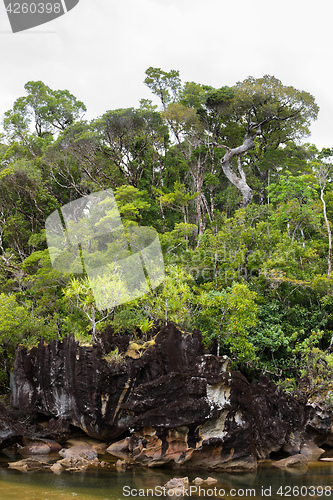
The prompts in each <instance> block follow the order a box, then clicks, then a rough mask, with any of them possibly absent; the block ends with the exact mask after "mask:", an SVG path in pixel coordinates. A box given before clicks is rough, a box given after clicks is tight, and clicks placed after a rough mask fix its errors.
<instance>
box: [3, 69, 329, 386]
mask: <svg viewBox="0 0 333 500" xmlns="http://www.w3.org/2000/svg"><path fill="white" fill-rule="evenodd" d="M145 83H146V85H147V86H148V87H149V89H150V90H151V92H152V94H153V95H155V96H157V97H158V98H159V100H160V106H157V105H154V104H153V102H152V101H150V100H147V99H142V100H141V101H140V106H139V107H138V108H127V109H113V110H108V111H106V112H105V113H104V114H103V115H102V116H100V117H99V118H97V119H94V120H91V121H86V120H85V119H84V112H85V111H86V108H85V105H84V104H83V103H82V102H81V101H79V100H78V99H77V98H76V97H75V96H73V95H72V94H71V93H70V92H69V91H67V90H52V89H50V88H49V87H48V86H47V85H46V84H44V83H43V82H41V81H36V82H28V83H27V84H26V85H25V95H24V96H23V97H19V98H18V99H17V100H16V101H15V103H14V105H13V107H12V109H11V110H8V111H6V112H5V114H4V123H3V126H4V133H3V135H2V137H1V143H0V158H1V165H0V339H1V340H0V341H1V344H0V350H1V358H0V365H1V367H0V368H1V369H0V376H1V385H2V390H6V389H7V387H8V375H9V372H10V369H11V366H12V361H13V355H14V351H15V347H16V345H17V344H18V343H23V344H26V345H27V346H33V345H34V344H36V343H37V342H38V341H39V340H40V339H41V338H44V339H45V340H46V341H48V340H50V339H52V338H63V337H65V336H66V335H68V334H70V333H74V334H75V335H76V338H77V339H78V340H79V341H88V340H90V339H91V333H93V335H94V339H95V340H96V341H98V332H99V331H101V330H102V329H104V328H105V326H106V325H107V324H110V325H111V326H112V327H113V328H114V329H115V330H116V331H119V332H125V331H126V332H127V333H130V334H131V335H132V337H133V339H136V341H138V342H140V341H141V340H147V338H148V337H149V336H150V335H152V334H153V332H154V331H156V330H154V327H158V325H160V324H162V323H164V322H166V321H175V322H177V323H178V324H180V325H181V327H182V328H185V329H186V330H188V331H191V330H193V329H194V328H199V329H200V330H201V332H202V334H203V338H204V341H205V343H206V345H207V347H209V346H210V348H211V349H213V350H215V352H217V353H218V354H219V355H222V354H227V355H229V356H230V357H231V359H232V360H233V363H234V365H235V366H236V367H238V368H240V369H242V370H244V371H245V372H246V373H247V374H248V375H249V376H252V377H257V376H258V374H260V373H262V372H265V373H269V374H271V376H272V377H273V378H274V377H275V378H276V379H278V378H279V377H282V379H283V380H284V382H283V384H284V385H285V387H286V388H290V387H291V388H292V387H293V385H295V384H296V382H295V380H296V379H297V378H298V377H300V376H302V375H304V374H305V372H306V370H307V367H308V366H309V362H310V360H311V366H312V369H313V371H314V373H316V374H317V375H318V373H317V372H318V370H319V368H318V369H317V368H316V367H317V366H319V365H320V363H321V366H323V365H325V366H326V372H327V373H328V370H330V369H331V368H330V366H331V365H330V363H331V358H330V354H329V352H330V351H329V350H330V346H331V338H332V334H333V323H332V321H333V317H332V314H333V300H332V294H331V291H332V281H331V272H332V271H331V267H332V262H331V261H332V243H331V222H330V221H332V220H333V194H332V189H331V182H332V177H331V168H332V158H333V149H330V148H326V149H323V150H322V151H319V150H318V149H317V148H316V147H315V145H312V144H308V143H306V142H305V140H306V137H308V136H309V133H310V125H311V121H312V120H315V119H316V118H317V115H318V111H319V109H318V106H317V104H316V102H315V99H314V97H313V96H311V95H310V94H309V93H308V92H305V91H303V90H297V89H295V88H293V87H291V86H285V85H283V84H282V83H281V81H280V80H278V79H277V78H275V77H273V76H268V75H266V76H263V77H262V78H253V77H249V78H247V79H246V80H244V81H243V82H238V83H236V84H235V85H234V86H233V87H228V86H221V88H213V87H210V86H207V85H201V84H198V83H195V82H185V83H183V82H182V81H181V78H180V75H179V72H178V71H175V70H172V71H169V72H167V71H163V70H161V69H159V68H149V69H148V70H147V71H146V78H145ZM105 189H112V191H113V193H114V195H115V199H116V201H117V206H118V210H119V213H120V214H121V217H122V221H123V224H124V226H125V227H128V228H130V227H132V228H133V227H141V226H150V227H152V228H154V229H155V230H156V231H158V233H159V237H160V241H161V245H162V249H163V255H164V261H165V267H166V275H165V279H164V281H163V283H162V284H161V285H159V286H158V287H157V288H155V289H154V290H151V292H150V293H148V294H146V295H144V296H142V297H139V298H137V299H136V300H132V301H130V302H127V303H123V304H121V305H117V306H115V307H113V308H109V309H107V310H104V311H100V310H98V309H97V307H96V303H95V301H94V297H93V294H92V293H91V288H90V284H89V280H87V277H86V276H85V275H84V274H76V273H74V270H75V269H74V267H71V266H69V267H68V270H67V272H60V271H59V270H57V269H56V268H53V267H52V265H51V262H50V255H49V251H48V249H47V243H46V235H45V221H46V219H47V217H48V216H49V215H50V214H52V213H53V212H54V211H55V210H57V209H59V208H60V207H62V206H63V205H65V204H67V203H69V202H71V201H73V200H76V199H78V198H80V197H83V196H86V195H88V194H90V193H94V192H97V191H102V190H105ZM94 252H96V253H95V254H94ZM91 255H92V258H96V259H97V258H98V249H96V248H95V247H94V246H93V245H92V247H91ZM106 285H107V284H106ZM106 285H105V286H106ZM332 366H333V365H332ZM304 370H305V371H304ZM316 370H317V371H316ZM326 372H325V374H323V373H321V374H320V377H319V378H318V377H317V378H318V380H320V381H321V382H320V383H324V382H323V380H324V381H325V377H326V375H327V373H326Z"/></svg>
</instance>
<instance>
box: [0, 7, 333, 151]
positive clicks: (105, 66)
mask: <svg viewBox="0 0 333 500" xmlns="http://www.w3.org/2000/svg"><path fill="white" fill-rule="evenodd" d="M332 14H333V3H331V2H330V1H328V0H317V1H316V2H313V1H312V2H310V1H307V0H279V1H278V2H268V1H267V0H255V1H249V0H233V1H232V2H231V1H224V0H117V1H115V0H80V2H79V4H78V5H77V6H76V7H75V8H74V9H73V10H71V11H70V12H69V13H67V14H66V15H64V16H62V17H60V18H58V19H56V20H54V21H51V22H49V23H48V24H45V25H43V26H40V27H38V28H35V29H33V30H28V31H25V32H21V33H16V34H12V33H11V30H10V25H9V21H8V18H7V14H6V11H5V8H4V4H3V1H2V0H0V44H1V78H0V116H1V117H2V115H3V113H4V112H5V111H6V110H8V109H10V108H11V106H12V105H13V102H14V100H15V99H16V98H17V97H20V96H22V95H24V88H23V86H24V84H25V83H26V82H27V81H29V80H42V81H43V82H44V83H45V84H47V85H49V86H50V87H51V88H53V89H68V90H69V91H70V92H72V93H73V94H74V95H75V96H76V97H77V98H79V99H80V100H82V101H83V102H84V103H85V104H86V106H87V108H88V113H87V115H86V117H87V118H88V119H91V118H95V117H97V116H99V115H101V114H102V113H104V112H105V111H107V110H108V109H115V108H123V107H131V106H133V107H135V106H138V104H139V99H140V98H142V97H145V98H151V94H150V91H149V89H148V88H146V87H145V85H144V84H143V80H144V78H145V70H146V69H147V68H148V67H149V66H156V67H160V68H162V69H163V70H170V69H177V70H179V71H180V76H181V78H182V80H183V81H195V82H197V83H204V84H207V85H213V86H215V87H220V86H222V85H233V84H234V83H236V82H237V81H241V80H243V79H244V78H246V77H247V76H249V75H252V76H254V77H260V76H263V75H264V74H271V75H274V76H275V77H276V78H279V79H280V80H281V81H282V83H283V84H285V85H293V86H294V87H296V88H298V89H302V90H306V91H308V92H310V93H311V94H313V95H314V96H315V98H316V101H317V103H318V105H319V107H320V113H319V118H318V120H317V121H316V122H315V123H313V125H312V136H311V138H310V141H311V142H313V143H314V144H316V145H317V147H319V148H322V147H332V146H333V134H332V124H331V123H332V117H333V92H332V82H333V80H332V75H333V70H332V68H333V65H332V48H333V29H332Z"/></svg>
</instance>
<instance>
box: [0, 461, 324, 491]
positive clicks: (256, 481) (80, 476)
mask: <svg viewBox="0 0 333 500" xmlns="http://www.w3.org/2000/svg"><path fill="white" fill-rule="evenodd" d="M0 466H1V468H0V500H11V499H13V500H14V499H15V500H69V499H78V500H79V499H82V500H85V499H89V500H116V499H121V500H124V499H126V498H131V499H133V498H150V499H158V498H194V499H198V498H201V499H209V498H228V499H233V498H234V499H237V500H239V499H240V498H253V499H259V498H260V499H262V498H270V499H274V500H275V499H283V498H293V499H294V498H296V499H297V498H303V499H304V498H306V499H313V498H316V499H318V498H323V499H325V498H331V499H333V462H316V463H313V464H311V465H310V466H309V467H308V468H307V469H304V470H296V469H294V470H293V471H291V470H290V469H289V470H281V469H278V468H276V467H274V466H272V465H270V464H269V463H264V464H263V465H262V466H260V468H259V469H258V471H257V472H256V473H253V474H237V475H236V474H233V475H232V474H226V473H216V472H213V471H207V472H205V471H195V472H193V471H186V470H185V471H184V470H183V471H181V472H179V471H178V472H177V471H171V470H168V469H141V468H140V469H139V468H135V469H132V470H126V471H117V470H116V469H115V467H114V465H113V464H112V463H109V464H108V465H107V466H106V467H105V468H103V469H102V468H98V469H97V468H96V467H95V468H90V469H88V470H86V471H84V472H82V471H81V472H63V473H61V474H54V473H53V472H50V471H38V472H19V471H15V470H11V469H8V466H7V464H6V462H5V461H2V462H0ZM175 476H176V477H183V476H188V477H189V480H190V481H193V479H195V478H196V477H197V476H200V477H202V478H204V479H206V478H207V477H208V476H211V477H214V478H215V479H217V481H218V482H217V484H214V485H212V486H209V487H204V488H203V487H201V489H200V490H199V487H198V486H197V487H196V488H197V489H196V490H195V486H194V485H193V484H191V483H190V486H189V489H188V490H187V491H185V492H184V493H185V496H183V497H181V496H178V495H179V492H176V491H175V492H172V493H174V494H173V495H171V496H167V495H165V492H164V491H163V488H162V487H163V485H164V484H165V483H166V482H167V481H168V480H169V479H171V478H172V477H175ZM190 487H191V489H190Z"/></svg>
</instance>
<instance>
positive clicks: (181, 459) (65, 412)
mask: <svg viewBox="0 0 333 500" xmlns="http://www.w3.org/2000/svg"><path fill="white" fill-rule="evenodd" d="M104 337H107V338H104V339H103V341H104V345H107V349H108V350H113V349H115V347H118V349H119V351H123V352H124V351H125V350H126V349H127V347H128V338H127V339H126V338H125V339H124V338H120V339H119V337H118V338H115V337H112V335H111V333H110V332H108V334H107V335H106V336H104ZM12 405H13V406H15V407H18V408H19V409H28V408H31V409H34V410H37V411H38V412H40V413H44V414H45V415H49V416H52V417H58V418H61V419H62V420H63V421H68V422H69V423H71V424H73V425H75V426H77V427H80V428H81V429H83V430H84V431H85V432H86V433H87V434H88V435H89V436H91V437H93V438H97V439H102V440H109V441H110V440H113V439H115V438H117V437H118V436H121V435H122V434H124V433H125V432H127V433H128V430H130V432H131V436H130V437H128V438H126V439H125V440H124V441H121V442H120V443H116V444H115V445H113V448H112V449H113V451H111V450H110V452H112V453H114V454H115V455H116V456H119V457H120V458H128V459H131V460H134V461H136V462H139V463H147V464H149V465H150V466H151V465H160V464H162V463H166V462H169V463H172V464H178V465H181V464H182V463H185V462H186V465H187V466H193V467H196V466H204V467H214V468H222V469H236V470H237V469H252V468H254V467H255V466H256V460H257V458H258V457H259V458H266V457H268V456H269V454H270V453H271V452H272V451H274V452H275V451H279V450H280V449H282V448H283V446H287V444H288V442H289V441H290V440H292V437H293V436H295V435H299V434H300V431H301V430H302V426H303V425H304V422H303V420H304V412H303V409H302V407H301V406H300V405H299V404H298V403H297V402H296V400H294V399H293V398H291V397H288V396H283V395H282V394H281V393H280V392H278V390H277V388H276V386H275V385H274V384H272V383H270V382H269V380H268V379H267V378H265V377H263V378H262V379H261V380H260V381H259V383H257V384H252V385H251V384H249V382H248V381H247V380H246V378H245V377H244V376H243V375H242V374H240V373H238V372H233V371H230V368H229V365H228V360H227V359H226V358H224V357H220V358H217V357H216V356H214V355H211V354H206V355H205V354H204V349H203V346H202V343H201V335H200V333H199V332H198V331H195V332H194V333H193V334H184V333H182V332H181V331H180V330H179V329H178V328H177V327H176V326H175V325H174V324H169V325H168V326H166V327H165V328H163V329H162V330H161V332H160V333H159V334H158V335H157V336H156V339H155V344H154V345H153V346H152V347H150V348H149V349H148V350H146V351H145V352H144V353H143V354H142V356H141V357H138V359H132V358H130V357H127V358H126V363H124V364H119V363H118V364H115V363H114V362H109V363H108V362H107V361H106V360H104V359H103V354H102V351H101V348H100V347H97V346H91V347H82V346H79V345H78V344H77V343H76V342H75V340H74V338H73V337H69V338H67V339H65V340H64V341H62V342H60V341H51V342H50V344H49V345H46V344H44V343H43V342H41V343H40V344H39V345H38V347H35V348H33V349H32V350H31V351H30V352H27V350H26V349H20V350H18V352H17V354H16V359H15V366H14V372H13V377H12ZM297 433H298V434H297ZM288 440H289V441H288Z"/></svg>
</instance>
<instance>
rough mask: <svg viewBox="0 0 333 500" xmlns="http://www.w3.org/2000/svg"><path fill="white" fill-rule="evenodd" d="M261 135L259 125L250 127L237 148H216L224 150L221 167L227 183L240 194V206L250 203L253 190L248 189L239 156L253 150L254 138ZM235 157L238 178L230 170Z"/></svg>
mask: <svg viewBox="0 0 333 500" xmlns="http://www.w3.org/2000/svg"><path fill="white" fill-rule="evenodd" d="M260 133H261V129H260V124H258V125H255V126H252V127H250V128H249V129H248V132H247V135H246V138H245V140H244V142H243V144H242V145H241V146H238V147H237V148H229V147H228V146H225V145H223V146H220V145H219V146H217V147H218V148H223V149H225V150H226V153H225V155H224V156H223V158H221V166H222V170H223V172H224V174H225V176H226V177H227V178H228V179H229V181H230V182H231V183H232V184H233V185H234V186H236V188H237V189H238V190H239V191H240V192H241V193H242V197H243V201H242V206H243V207H246V206H247V205H248V204H249V203H251V201H252V197H253V190H252V189H251V188H250V186H249V185H248V183H247V182H246V177H245V173H244V170H243V168H242V164H241V156H242V155H243V154H245V153H246V152H247V151H249V150H250V149H253V148H254V138H255V137H256V136H257V135H259V134H260ZM235 157H237V163H238V172H239V175H240V177H238V176H237V175H236V174H235V172H234V171H233V170H232V168H231V166H230V163H231V160H232V159H233V158H235Z"/></svg>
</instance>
